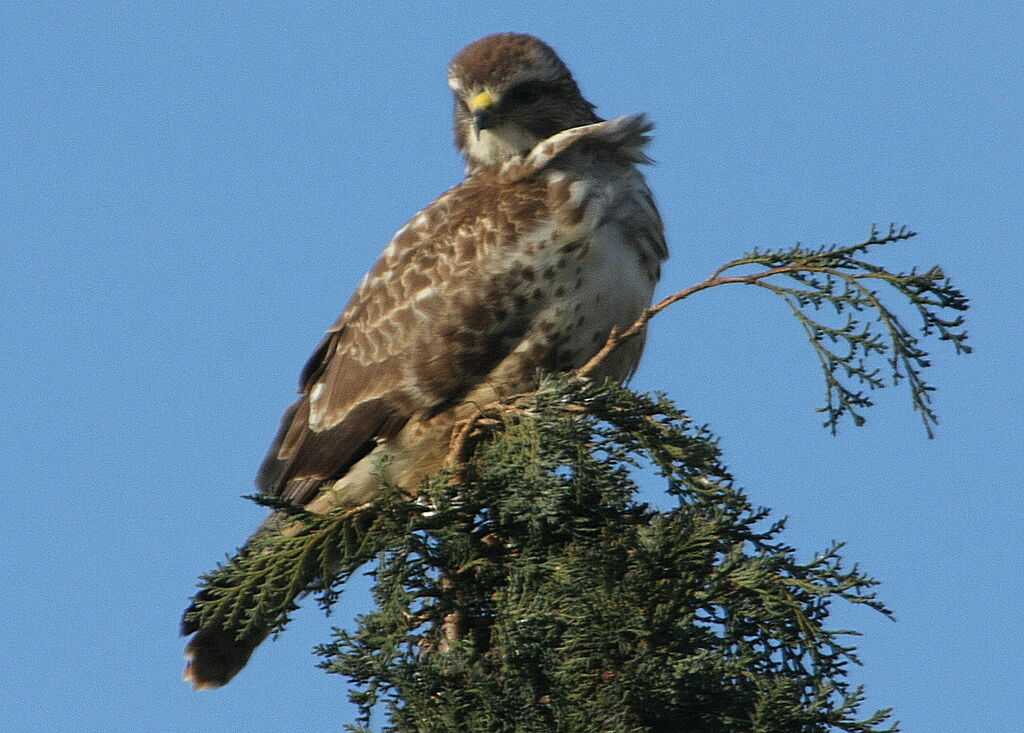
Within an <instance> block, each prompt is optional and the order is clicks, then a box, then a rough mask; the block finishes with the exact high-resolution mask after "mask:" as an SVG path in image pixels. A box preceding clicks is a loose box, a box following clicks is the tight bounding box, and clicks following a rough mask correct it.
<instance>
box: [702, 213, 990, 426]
mask: <svg viewBox="0 0 1024 733" xmlns="http://www.w3.org/2000/svg"><path fill="white" fill-rule="evenodd" d="M914 236H916V234H915V233H914V232H911V231H908V230H907V229H906V228H905V227H900V228H898V229H897V228H896V227H895V226H890V227H889V231H888V233H886V234H881V233H879V232H878V230H877V229H875V228H874V227H872V229H871V235H870V236H869V237H868V238H867V239H866V240H865V241H863V242H860V243H859V244H854V245H847V246H838V245H833V246H830V247H820V248H817V249H809V248H805V247H803V246H800V245H797V246H796V247H793V248H792V249H787V250H766V251H759V250H754V251H753V252H751V253H750V254H747V255H744V256H743V257H741V258H739V259H737V260H733V261H732V262H729V263H727V264H726V265H723V266H722V267H720V268H719V269H718V270H717V271H716V272H715V274H714V275H712V276H711V278H709V279H708V280H707V281H705V283H702V284H701V285H702V286H704V287H702V288H701V289H706V287H707V286H709V285H717V284H721V283H724V282H745V283H748V284H752V285H757V286H759V287H763V288H766V289H768V290H770V291H771V292H773V293H775V294H776V295H778V296H779V297H780V298H782V299H783V300H784V301H785V302H786V304H787V305H788V306H789V307H790V309H791V310H792V312H793V315H794V316H795V317H796V319H797V321H799V323H800V324H801V325H802V326H803V328H804V331H805V332H806V334H807V338H808V340H809V341H810V343H811V346H812V347H813V348H814V353H815V355H816V356H817V357H818V361H819V363H820V364H821V369H822V372H823V374H824V377H825V393H826V403H825V405H824V406H823V407H822V408H821V410H820V411H821V412H824V413H826V415H827V419H826V421H825V425H826V427H828V428H830V429H831V430H832V432H835V430H836V427H837V425H838V424H839V421H840V420H841V419H842V418H843V417H844V416H846V415H849V416H850V417H851V418H852V419H853V421H854V422H855V423H856V424H857V425H861V424H863V423H864V417H863V415H862V413H861V410H862V409H863V408H866V407H870V406H871V404H872V401H871V399H870V397H869V396H868V395H867V394H866V393H865V392H864V391H863V389H864V388H865V387H866V388H867V389H868V390H875V389H880V388H882V387H884V386H885V385H886V378H885V375H884V374H883V372H882V370H881V369H880V368H878V367H876V366H875V365H874V357H879V356H881V357H885V360H886V363H887V366H888V371H889V377H890V379H891V380H892V383H893V384H898V383H900V382H901V381H903V380H904V379H905V380H906V381H907V385H908V387H909V389H910V395H911V400H912V402H913V406H914V409H915V410H916V411H917V412H918V413H919V414H920V416H921V420H922V422H923V423H924V427H925V430H926V431H927V433H928V436H929V437H932V436H933V428H934V425H935V423H936V422H937V421H938V418H937V416H936V414H935V412H934V411H933V410H932V408H931V392H933V391H934V388H933V387H932V386H930V385H929V384H928V383H927V382H926V381H925V380H924V377H923V374H922V372H923V370H924V369H925V368H927V367H928V366H930V362H929V360H928V352H926V351H925V350H924V349H923V348H922V345H921V338H924V337H929V336H935V337H937V338H938V339H939V340H940V341H949V342H951V343H952V344H953V347H954V348H955V350H956V353H958V354H960V353H970V351H971V347H970V346H968V345H967V332H966V331H965V330H963V328H962V327H963V325H964V320H963V317H962V316H959V315H955V314H956V313H962V312H963V311H966V310H967V308H968V301H967V298H966V297H965V296H964V294H963V293H962V292H961V291H960V290H958V289H957V288H955V287H953V285H952V284H951V283H950V282H949V280H948V279H947V278H946V276H945V273H943V271H942V268H940V267H931V268H929V269H927V270H925V271H924V272H918V271H917V270H916V269H912V270H910V271H909V272H890V271H888V270H887V269H885V268H884V267H881V266H879V265H875V264H873V263H871V262H868V261H867V260H865V259H863V255H865V254H866V253H867V252H868V251H869V250H871V249H873V248H875V247H878V246H881V245H888V244H895V243H898V242H902V241H905V240H907V239H910V238H911V237H914ZM751 267H754V268H759V269H756V270H755V271H754V272H753V274H748V275H740V276H737V275H735V274H733V271H734V270H737V269H742V268H751ZM726 273H729V274H728V275H726ZM787 281H788V283H789V284H782V283H786V282H787ZM879 286H886V289H887V290H889V291H890V293H892V292H893V291H894V292H895V293H897V294H898V295H900V296H902V299H905V300H906V301H907V302H908V303H909V305H910V306H911V307H912V308H913V310H914V311H915V312H916V314H917V315H918V316H919V317H920V319H921V335H920V337H918V336H915V335H914V334H913V333H912V332H911V330H910V329H908V328H907V327H906V326H905V325H904V323H903V322H902V321H901V320H900V318H899V317H898V315H897V313H896V312H895V310H894V309H893V307H892V306H890V305H888V304H887V303H886V301H885V299H884V297H883V292H881V291H880V290H878V289H876V288H878V287H879ZM826 306H827V307H828V308H831V309H832V310H834V311H835V314H836V315H837V316H840V318H842V319H843V320H841V321H840V323H838V324H836V325H832V324H830V323H829V322H828V319H827V318H825V317H824V315H825V314H823V313H822V310H823V309H826ZM949 311H952V312H953V313H954V315H945V314H946V313H947V312H949Z"/></svg>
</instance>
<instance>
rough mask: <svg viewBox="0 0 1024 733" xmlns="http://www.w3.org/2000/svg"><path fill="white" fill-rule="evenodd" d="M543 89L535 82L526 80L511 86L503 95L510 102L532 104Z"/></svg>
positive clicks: (538, 97)
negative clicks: (513, 86)
mask: <svg viewBox="0 0 1024 733" xmlns="http://www.w3.org/2000/svg"><path fill="white" fill-rule="evenodd" d="M542 91H543V89H541V85H540V84H537V83H535V82H527V83H525V84H520V85H519V86H517V87H515V88H513V89H512V90H511V91H509V93H508V94H506V95H505V100H506V101H507V102H510V103H512V104H533V103H534V102H536V101H537V100H538V99H540V95H541V92H542Z"/></svg>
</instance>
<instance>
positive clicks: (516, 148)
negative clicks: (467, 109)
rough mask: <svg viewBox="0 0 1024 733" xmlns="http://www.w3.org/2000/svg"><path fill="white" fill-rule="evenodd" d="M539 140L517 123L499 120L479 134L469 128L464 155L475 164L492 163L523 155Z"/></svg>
mask: <svg viewBox="0 0 1024 733" xmlns="http://www.w3.org/2000/svg"><path fill="white" fill-rule="evenodd" d="M539 142H540V140H539V139H538V138H537V137H535V136H533V135H531V134H530V133H529V132H527V131H526V130H524V129H523V128H521V127H519V126H518V125H514V124H511V123H508V122H501V123H499V124H497V125H495V126H494V127H489V128H487V129H486V130H481V131H480V134H479V135H477V134H476V131H475V130H471V131H470V133H469V135H467V136H466V155H467V157H468V158H469V159H470V160H471V161H472V162H473V163H474V164H476V165H493V164H494V163H502V162H504V161H506V160H509V159H510V158H514V157H516V156H518V155H524V154H526V153H528V152H530V151H531V150H533V147H534V146H535V145H536V144H537V143H539Z"/></svg>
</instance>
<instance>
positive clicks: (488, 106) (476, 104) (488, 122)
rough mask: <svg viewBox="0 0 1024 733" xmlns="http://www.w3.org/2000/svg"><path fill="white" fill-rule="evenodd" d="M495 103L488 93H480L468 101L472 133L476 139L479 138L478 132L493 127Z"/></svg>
mask: <svg viewBox="0 0 1024 733" xmlns="http://www.w3.org/2000/svg"><path fill="white" fill-rule="evenodd" d="M495 104H496V101H495V99H494V97H492V96H491V95H490V94H489V93H488V92H480V93H479V94H477V95H476V96H475V97H473V98H472V99H471V100H469V112H470V114H472V115H473V131H474V132H475V133H476V136H477V139H479V138H480V131H481V130H486V129H487V128H489V127H494V124H495V121H496V116H495V113H494V106H495Z"/></svg>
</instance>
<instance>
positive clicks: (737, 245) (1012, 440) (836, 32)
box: [0, 0, 1024, 733]
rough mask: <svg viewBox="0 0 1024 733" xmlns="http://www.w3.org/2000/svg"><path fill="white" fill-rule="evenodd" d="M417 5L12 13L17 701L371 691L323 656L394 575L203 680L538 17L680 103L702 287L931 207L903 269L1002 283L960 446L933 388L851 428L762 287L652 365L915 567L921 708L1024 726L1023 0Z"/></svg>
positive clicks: (825, 516) (673, 327) (963, 377)
mask: <svg viewBox="0 0 1024 733" xmlns="http://www.w3.org/2000/svg"><path fill="white" fill-rule="evenodd" d="M72 5H73V6H74V7H75V9H71V6H72ZM328 5H330V7H327V6H328ZM506 5H507V6H508V7H507V8H506V7H505V6H506ZM402 7H403V8H404V9H403V10H402V11H395V10H388V9H386V8H381V7H379V6H377V5H376V4H362V3H355V4H352V3H330V4H327V3H324V4H319V5H317V6H315V7H310V6H308V5H306V4H282V3H256V4H251V3H205V2H204V3H194V2H174V3H156V2H152V3H115V2H103V3H98V2H94V3H88V2H84V3H63V2H61V3H52V2H20V3H14V2H8V3H3V7H2V10H0V14H2V18H3V22H2V23H0V100H2V101H0V281H2V284H0V343H2V348H0V370H2V374H3V378H2V381H0V390H2V400H3V404H4V406H5V407H4V410H3V438H2V448H0V451H2V458H3V460H2V462H0V472H2V476H0V478H2V482H3V485H4V487H5V488H4V491H3V494H2V496H3V499H2V502H3V504H2V505H3V520H2V521H3V528H2V535H0V536H2V537H3V543H4V545H5V557H4V562H3V567H2V570H0V578H2V579H0V586H2V588H3V591H4V594H5V598H6V600H5V602H4V604H5V613H4V622H3V630H2V631H0V652H2V656H3V665H2V666H3V671H2V672H0V677H2V679H3V688H4V692H3V697H4V703H3V704H2V705H0V728H2V729H4V730H11V731H54V730H60V731H161V732H163V731H171V732H173V731H190V730H208V731H228V732H229V731H273V730H305V731H329V730H338V729H339V728H340V722H342V721H344V720H348V719H350V718H349V716H350V715H351V711H350V710H349V709H348V707H347V702H346V701H345V689H344V685H343V680H342V679H341V678H339V677H334V676H328V675H325V674H323V673H322V672H320V671H318V670H316V669H315V668H314V667H313V662H314V659H313V657H312V656H311V655H310V653H309V651H310V648H311V647H312V646H313V645H314V644H315V643H317V642H319V641H323V640H325V639H326V638H327V637H328V629H329V627H330V626H331V625H332V624H338V623H343V622H344V621H345V620H346V619H347V618H349V617H351V616H352V615H353V613H355V612H357V611H360V610H366V608H367V606H366V598H365V584H364V585H363V586H362V589H359V588H357V589H355V590H354V591H353V593H351V594H350V595H348V596H347V597H346V598H345V600H343V602H342V603H341V604H340V605H339V606H338V608H337V610H336V613H335V615H334V616H333V617H332V618H331V619H324V618H323V616H322V615H321V614H320V613H319V612H318V611H317V610H316V609H314V608H307V609H304V611H303V612H302V613H300V614H298V617H297V619H296V621H295V622H294V624H293V625H292V626H291V627H290V628H289V629H288V631H287V632H286V633H285V634H284V635H283V636H282V637H281V638H280V639H279V640H278V641H277V642H275V643H273V644H267V645H266V646H265V647H264V648H262V649H261V650H260V651H259V652H258V653H257V654H256V656H255V658H254V660H253V661H252V663H251V664H250V666H249V668H248V669H246V670H245V672H243V673H242V674H241V675H240V676H239V677H238V678H237V680H236V681H234V682H233V683H232V684H231V685H229V686H228V687H227V688H225V689H223V690H220V691H216V692H210V693H201V694H200V693H193V692H192V691H191V690H189V689H188V688H187V687H186V686H185V685H184V684H183V683H181V682H180V681H179V676H180V673H181V667H182V661H181V656H180V653H181V646H182V643H181V640H180V639H179V638H178V637H177V634H176V628H177V624H178V620H179V617H180V614H181V611H182V609H183V607H184V605H185V600H186V598H187V597H188V595H189V594H190V593H191V591H192V588H193V583H194V580H195V578H196V576H197V575H198V574H199V573H201V572H203V571H205V570H207V569H209V568H210V567H211V566H212V564H213V563H214V562H215V561H217V560H218V559H221V558H223V556H224V554H225V553H227V552H229V551H231V550H232V549H233V548H234V547H236V546H237V545H238V544H239V543H240V542H241V541H242V540H243V539H244V537H245V536H246V535H247V534H248V533H249V531H250V530H251V529H252V528H253V526H254V525H255V524H256V523H257V522H258V521H259V519H260V517H261V515H262V510H260V509H259V508H258V507H256V506H254V505H252V504H250V503H249V502H246V501H244V500H242V499H239V498H238V497H239V495H241V494H244V493H248V492H250V491H251V490H252V485H251V481H252V477H253V475H254V473H255V469H256V466H257V465H258V462H259V460H260V458H261V457H262V454H263V451H264V449H265V447H266V445H267V442H268V441H269V439H270V437H271V434H272V433H273V431H274V429H275V426H276V424H277V420H278V417H279V414H280V411H281V409H282V408H283V407H284V406H285V405H286V404H287V403H288V402H289V401H290V399H291V397H292V393H293V390H294V387H295V384H296V380H297V376H298V371H299V368H300V367H301V365H302V363H303V361H304V359H305V358H306V356H307V355H308V353H309V351H310V350H311V349H312V347H313V346H315V344H316V343H317V341H318V340H319V338H320V335H321V333H322V331H323V330H324V329H325V328H326V327H327V326H328V325H329V324H330V323H331V322H332V321H333V319H334V318H335V316H336V315H337V312H338V311H339V310H340V309H341V307H342V306H343V305H344V303H345V301H346V300H347V298H348V296H349V294H350V292H351V290H352V289H353V287H354V286H355V285H356V283H357V282H358V280H359V279H360V278H361V276H362V274H363V273H364V271H365V270H366V269H367V268H368V267H369V266H370V265H371V263H372V262H373V260H374V259H375V257H376V255H377V253H378V252H379V251H380V250H381V249H382V248H383V247H384V245H385V244H386V242H387V240H388V238H389V237H390V235H391V233H393V232H394V231H395V230H396V229H397V228H398V227H399V226H400V225H402V224H403V223H404V222H405V221H406V220H407V219H408V218H409V217H410V216H411V215H412V214H413V212H415V211H416V210H417V209H419V208H421V207H422V206H424V205H425V204H427V203H429V202H430V201H431V200H432V199H433V198H434V197H435V196H436V195H438V194H439V193H440V192H441V191H442V190H444V189H445V188H447V187H449V186H450V185H452V184H454V183H455V182H457V181H458V180H459V179H460V178H461V162H460V160H459V158H458V157H457V155H456V153H455V151H454V150H453V148H452V146H451V141H450V140H451V135H450V131H449V114H450V100H449V95H448V91H447V89H446V87H445V81H444V72H445V67H446V65H447V62H448V60H449V59H450V58H451V56H452V55H453V54H454V53H455V52H456V51H457V50H458V49H460V48H461V47H462V46H463V45H465V44H466V43H468V42H470V41H472V40H474V39H475V38H477V37H480V36H482V35H485V34H487V33H491V32H495V31H501V30H519V31H525V32H530V33H534V34H536V35H539V36H541V37H542V38H544V39H545V40H547V41H548V42H549V43H550V44H551V45H553V46H554V47H555V48H556V49H557V50H558V51H559V52H560V53H561V54H562V56H563V57H564V58H565V60H566V62H567V63H568V64H569V66H570V67H571V68H572V69H573V70H574V72H575V74H576V77H577V79H578V81H579V82H580V84H581V86H582V88H583V91H584V93H585V95H586V96H587V97H588V98H589V99H591V100H592V101H593V102H595V103H596V104H597V105H598V112H599V113H600V114H602V115H603V116H606V117H611V116H616V115H620V114H625V113H631V112H637V111H644V112H647V113H648V114H650V116H651V117H652V118H653V119H654V120H655V121H656V122H657V123H658V130H657V139H656V142H655V145H654V146H653V149H652V153H653V155H654V157H656V158H657V160H658V165H657V167H655V168H653V169H651V170H650V173H649V177H650V181H651V185H652V187H653V189H654V191H655V193H656V195H657V197H658V200H659V202H660V205H661V209H662V212H663V214H664V217H665V220H666V222H667V227H668V237H669V243H670V247H671V249H672V253H673V254H672V259H671V261H670V263H669V266H668V267H667V269H666V271H665V275H664V279H663V282H662V287H661V292H662V293H665V294H667V293H669V292H671V291H673V290H677V289H679V288H682V287H684V286H686V285H689V284H691V283H693V282H695V281H697V280H698V279H702V278H703V277H704V276H706V275H707V274H708V273H709V271H710V270H712V269H713V268H714V267H715V266H716V265H717V264H719V263H721V262H723V261H725V260H726V259H729V258H732V257H734V256H736V255H738V254H740V253H742V252H744V251H747V250H749V249H750V248H752V247H754V246H762V247H783V246H788V245H790V244H792V243H794V242H796V241H798V240H799V241H802V242H805V243H808V244H822V243H830V242H853V241H858V240H860V239H862V238H863V237H864V236H865V235H866V234H867V232H868V229H869V227H870V225H871V224H872V222H878V223H880V224H883V225H885V224H888V222H890V221H895V222H897V223H906V224H907V225H909V226H911V227H912V228H914V229H917V230H918V231H920V232H921V235H920V237H919V238H917V239H916V240H913V241H911V242H909V243H908V244H906V245H905V246H903V247H902V248H901V249H900V250H899V251H898V252H896V253H894V254H892V255H889V256H887V257H886V258H885V261H886V262H887V263H889V264H895V265H901V266H909V265H911V264H915V263H917V264H922V265H931V264H933V263H941V264H942V265H943V266H944V267H945V268H946V269H947V271H948V273H949V274H950V275H951V276H952V277H953V278H954V280H955V281H956V282H957V283H959V284H960V285H961V286H962V287H963V288H964V289H965V290H966V291H967V292H968V294H969V295H970V296H971V297H972V299H973V302H974V309H973V311H972V312H971V314H970V326H971V332H972V337H973V343H974V345H975V347H976V349H977V353H976V354H974V355H973V356H971V357H966V358H964V357H960V358H957V357H954V356H953V355H952V352H951V350H949V349H945V348H937V349H936V350H935V352H934V355H935V364H936V366H935V368H934V369H933V370H932V373H931V378H932V380H933V382H934V383H935V384H936V385H937V386H938V387H939V392H938V394H937V397H936V407H937V409H938V411H939V412H940V414H941V417H942V424H941V425H940V427H939V433H938V438H937V439H936V440H932V441H929V440H926V439H925V436H924V432H923V430H922V429H921V427H920V425H919V423H918V421H917V418H916V416H914V415H913V414H912V413H911V411H910V408H909V401H908V398H907V396H906V394H904V393H903V392H901V391H897V390H886V391H884V392H882V393H880V394H879V395H878V398H879V405H878V407H876V408H875V409H874V410H872V411H871V412H870V413H869V414H868V418H869V422H868V424H867V426H866V427H864V428H859V429H858V428H853V427H852V426H846V427H845V428H844V429H843V430H842V431H841V433H840V435H839V436H838V437H832V436H830V435H829V434H828V433H827V432H826V431H825V430H823V429H822V428H821V427H819V423H820V420H821V417H820V416H819V415H816V414H815V413H813V412H812V410H813V408H814V407H816V406H818V405H819V404H820V400H821V385H820V383H819V382H820V377H819V375H818V374H817V373H816V371H815V370H816V366H815V363H814V359H813V356H812V354H811V353H810V351H809V350H808V348H807V345H806V343H805V342H803V340H802V336H801V335H800V333H799V329H798V328H797V326H796V324H795V323H793V322H792V321H791V320H789V318H788V317H787V315H786V311H785V310H784V308H783V307H781V306H780V305H779V304H777V303H774V302H771V301H770V300H769V297H770V296H769V295H768V294H766V293H763V292H760V291H753V290H751V289H743V288H736V289H735V290H733V291H729V292H726V291H724V290H723V291H721V292H710V293H707V294H705V295H703V296H701V297H699V298H697V299H695V300H693V301H688V302H687V303H685V304H682V305H680V306H677V307H676V308H675V309H674V310H672V311H670V312H668V313H667V314H664V315H662V316H660V317H659V319H658V320H657V321H656V322H655V326H654V329H653V334H652V337H651V339H650V341H649V347H648V353H647V356H646V359H645V362H644V366H643V368H642V369H641V371H640V373H639V374H638V376H637V377H636V379H635V381H634V385H635V386H636V387H639V388H641V389H659V390H665V391H667V392H668V393H670V394H671V395H672V396H673V397H674V398H675V399H676V400H677V401H678V402H679V403H680V404H681V405H682V406H683V407H684V408H686V409H687V410H689V411H690V413H691V414H692V415H693V416H694V417H695V418H696V419H697V420H699V421H702V422H708V423H710V425H711V426H712V427H713V428H714V429H715V431H716V432H717V433H718V434H720V435H721V436H722V438H723V440H722V445H723V448H724V450H725V454H726V459H727V461H728V463H729V464H730V465H731V466H732V468H733V470H734V472H735V474H736V475H737V477H738V479H739V481H740V483H741V484H742V485H743V486H745V487H746V488H747V490H748V492H749V493H750V495H751V497H752V498H753V500H754V502H755V503H757V504H763V505H767V506H770V507H772V508H773V509H774V511H775V512H776V514H777V515H780V516H781V515H788V516H789V517H790V528H789V529H788V530H787V533H786V535H785V537H786V539H787V540H788V541H789V542H790V543H791V544H793V545H795V546H796V547H797V548H799V550H800V552H801V554H802V555H803V556H804V557H809V556H810V555H811V553H812V552H814V551H816V550H819V549H823V548H824V547H826V546H827V545H828V544H829V542H830V541H831V540H833V539H839V540H845V541H846V542H847V543H848V545H847V548H846V551H845V552H846V557H847V558H848V559H849V560H850V561H851V562H857V563H859V564H860V565H861V566H862V567H863V568H864V569H866V570H867V571H869V572H871V573H872V574H874V575H876V576H877V577H879V578H880V579H881V580H882V581H883V582H884V584H883V585H882V587H881V589H880V593H881V595H882V597H883V598H884V599H885V600H886V601H887V602H888V603H889V604H890V605H891V606H892V608H893V609H894V611H895V612H896V615H897V617H898V619H899V621H898V623H890V622H888V621H886V620H884V619H882V618H881V617H879V616H876V615H874V614H872V613H870V612H868V611H864V610H862V609H851V610H845V609H844V610H841V611H840V612H838V613H837V617H836V624H837V625H838V626H846V627H853V628H857V629H860V630H862V631H864V632H865V634H866V635H865V636H864V637H862V638H861V639H860V640H859V646H860V648H861V650H862V657H863V661H864V663H865V666H864V667H863V668H860V669H857V670H855V671H854V678H855V680H857V681H859V682H863V683H864V684H866V685H867V688H868V693H869V704H870V705H874V706H876V707H877V706H884V705H892V706H895V707H896V709H897V715H898V717H899V718H900V719H902V720H903V721H904V730H906V731H911V732H922V733H924V732H929V733H933V732H934V731H966V730H977V731H989V732H993V731H995V732H1007V733H1008V732H1009V731H1017V730H1019V727H1017V726H1019V714H1020V710H1021V709H1022V708H1024V698H1022V693H1021V684H1020V683H1021V677H1020V675H1021V661H1020V660H1021V657H1022V651H1024V650H1022V645H1021V638H1020V632H1019V627H1020V624H1021V620H1022V618H1021V608H1022V607H1024V603H1022V601H1024V598H1022V590H1021V569H1020V531H1021V530H1020V527H1021V524H1022V519H1024V516H1022V514H1024V512H1022V504H1021V499H1020V491H1019V477H1020V475H1021V473H1022V469H1024V467H1022V465H1021V463H1022V461H1021V455H1022V450H1021V444H1022V442H1024V441H1022V438H1021V406H1022V390H1021V382H1022V379H1021V369H1020V362H1019V358H1020V357H1019V350H1020V348H1021V345H1022V336H1024V333H1022V328H1021V316H1022V315H1024V309H1022V307H1021V302H1022V295H1024V293H1022V288H1021V285H1020V283H1021V279H1020V278H1021V276H1020V267H1019V255H1018V252H1019V250H1020V245H1021V241H1022V235H1024V225H1022V208H1024V207H1022V186H1021V169H1022V160H1024V146H1022V139H1024V138H1022V124H1021V120H1022V115H1021V104H1022V99H1024V81H1022V80H1024V74H1022V73H1021V59H1022V58H1024V47H1022V40H1021V39H1022V31H1021V29H1022V28H1024V11H1022V5H1021V4H1020V3H1017V2H974V3H962V2H957V3H954V2H946V1H945V0H935V1H933V2H928V3H923V2H914V3H911V2H860V3H853V4H848V3H834V2H830V3H823V2H781V3H737V2H714V3H712V2H706V3H680V2H660V3H646V4H642V5H640V6H639V7H638V9H634V8H633V7H631V6H629V5H628V4H626V3H618V2H615V3H612V2H587V3H577V2H568V3H551V2H532V1H528V2H519V3H514V4H511V3H510V4H505V3H480V2H473V3H451V4H449V5H448V6H447V7H448V9H447V10H445V11H444V12H439V11H438V10H437V8H438V3H434V2H431V3H426V2H423V3H420V2H409V3H403V4H402ZM513 8H514V9H513ZM357 585H358V584H357Z"/></svg>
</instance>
